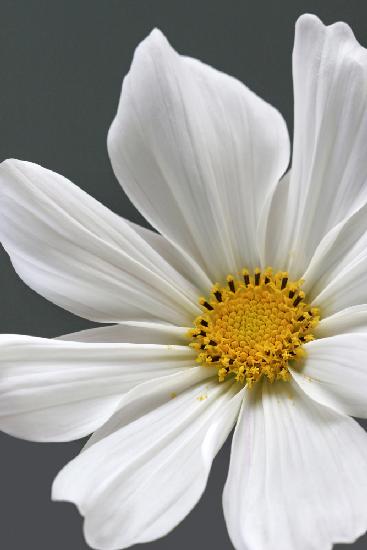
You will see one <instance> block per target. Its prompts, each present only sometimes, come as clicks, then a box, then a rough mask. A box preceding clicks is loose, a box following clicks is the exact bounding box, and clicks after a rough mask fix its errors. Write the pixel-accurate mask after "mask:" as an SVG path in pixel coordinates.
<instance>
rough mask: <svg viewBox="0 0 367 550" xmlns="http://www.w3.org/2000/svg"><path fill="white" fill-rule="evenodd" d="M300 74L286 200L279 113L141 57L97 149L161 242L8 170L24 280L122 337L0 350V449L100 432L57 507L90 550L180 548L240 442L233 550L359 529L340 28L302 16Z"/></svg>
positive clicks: (297, 544)
mask: <svg viewBox="0 0 367 550" xmlns="http://www.w3.org/2000/svg"><path fill="white" fill-rule="evenodd" d="M293 72H294V89H295V129H294V147H293V162H292V170H291V171H290V172H289V173H288V174H287V175H286V176H284V177H283V178H282V175H283V174H284V173H285V171H286V169H287V166H288V162H289V139H288V133H287V130H286V126H285V123H284V121H283V119H282V118H281V116H280V114H279V113H278V112H277V111H276V110H275V109H273V108H272V107H270V106H269V105H268V104H266V103H265V102H264V101H262V100H261V99H259V98H258V97H257V96H256V95H255V94H253V93H252V92H250V91H249V90H248V89H247V88H246V87H245V86H243V85H242V84H240V83H239V82H238V81H237V80H235V79H233V78H231V77H228V76H226V75H224V74H222V73H220V72H218V71H215V70H214V69H212V68H210V67H208V66H206V65H204V64H202V63H200V62H198V61H195V60H193V59H189V58H187V57H181V56H179V55H178V54H177V53H176V52H175V51H174V50H173V49H172V48H171V47H170V46H169V44H168V43H167V41H166V39H165V38H164V37H163V36H162V34H161V33H160V32H159V31H153V33H152V34H151V35H150V36H149V37H148V38H147V39H146V40H144V42H143V43H142V44H141V45H140V46H139V47H138V49H137V51H136V53H135V56H134V61H133V64H132V67H131V70H130V72H129V74H128V76H127V77H126V78H125V80H124V84H123V89H122V95H121V100H120V105H119V108H118V112H117V116H116V118H115V120H114V122H113V124H112V127H111V130H110V133H109V137H108V147H109V153H110V156H111V161H112V164H113V167H114V170H115V173H116V176H117V178H118V180H119V181H120V183H121V185H122V186H123V188H124V189H125V191H126V192H127V194H128V195H129V197H130V199H131V200H132V202H133V203H134V204H135V205H136V206H137V207H138V208H139V209H140V211H141V212H142V214H143V215H144V216H145V217H146V219H147V220H148V221H149V222H150V223H151V224H152V226H154V227H155V228H156V229H157V230H158V231H159V233H160V235H158V234H156V233H154V232H152V231H150V230H147V229H142V228H141V227H138V226H135V225H134V224H132V223H130V222H128V221H126V220H123V219H121V218H119V217H118V216H117V215H115V214H113V213H112V212H110V211H109V210H107V209H106V208H105V207H104V206H102V205H101V204H99V203H98V202H96V201H95V200H94V199H92V198H91V197H89V196H87V195H86V194H85V193H84V192H83V191H81V190H80V189H78V188H77V187H75V186H74V185H73V184H71V183H70V182H68V181H67V180H66V179H64V178H63V177H62V176H59V175H57V174H55V173H53V172H50V171H48V170H46V169H44V168H41V167H39V166H37V165H34V164H30V163H26V162H20V161H16V160H10V161H6V162H5V163H3V164H2V166H1V168H0V180H1V182H0V234H1V239H2V242H3V244H4V246H5V248H6V250H7V251H8V253H9V255H10V257H11V261H12V263H13V265H14V267H15V269H16V271H17V272H18V274H19V275H20V276H21V278H22V279H23V280H24V281H25V282H26V283H27V284H28V285H29V286H30V287H31V288H33V289H34V290H36V291H37V292H39V293H40V294H41V295H43V296H45V297H46V298H48V299H49V300H51V301H52V302H54V303H56V304H58V305H59V306H61V307H64V308H65V309H67V310H69V311H71V312H73V313H75V314H77V315H80V316H81V317H85V318H87V319H91V320H93V321H98V322H101V323H115V324H114V325H113V326H107V327H102V328H97V329H92V330H87V331H83V332H81V333H78V334H71V335H68V336H64V337H62V338H61V339H55V340H50V339H43V338H33V337H27V336H16V335H12V336H8V335H3V336H1V340H0V342H1V368H0V396H1V398H0V427H1V428H2V429H3V430H4V431H6V432H8V433H10V434H13V435H16V436H19V437H24V438H26V439H31V440H36V441H66V440H70V439H74V438H80V437H82V436H85V435H87V434H90V433H91V432H93V431H95V433H94V435H93V436H92V437H91V439H90V440H89V442H88V444H87V446H86V448H85V449H84V450H83V452H82V453H81V454H80V455H79V456H78V457H77V458H75V459H74V460H73V461H72V462H71V463H69V464H68V465H67V466H66V467H65V468H64V469H63V470H62V471H61V472H60V473H59V475H58V476H57V478H56V480H55V482H54V486H53V498H54V499H56V500H70V501H72V502H74V503H75V504H76V505H77V506H78V508H79V510H80V512H81V513H82V514H83V515H84V516H85V536H86V539H87V541H88V543H89V544H90V545H91V546H92V547H93V548H97V549H103V550H116V549H118V548H127V547H128V546H131V545H133V544H136V543H141V542H147V541H151V540H153V539H156V538H158V537H162V536H163V535H165V534H166V533H167V532H169V531H170V530H171V529H173V528H174V527H175V526H176V525H177V524H178V523H179V522H180V521H181V520H182V519H183V518H184V517H185V516H186V515H187V514H188V513H189V511H190V510H191V509H192V508H193V506H195V504H196V502H197V501H198V499H199V498H200V495H201V494H202V492H203V491H204V488H205V485H206V481H207V478H208V474H209V470H210V466H211V463H212V461H213V458H214V456H215V454H216V453H217V451H218V449H219V448H220V446H221V445H222V444H223V442H224V440H225V439H226V437H227V436H228V434H229V432H230V431H231V429H232V427H233V426H234V424H235V423H236V422H237V426H236V429H235V433H234V438H233V445H232V454H231V463H230V469H229V475H228V479H227V483H226V487H225V490H224V499H223V506H224V513H225V518H226V522H227V526H228V530H229V534H230V537H231V540H232V542H233V545H234V547H235V548H236V549H237V550H274V548H279V549H281V550H294V549H295V548H297V550H329V549H330V548H331V545H332V543H333V542H351V541H354V540H355V539H356V538H357V537H358V536H360V535H361V534H362V533H363V532H364V531H365V529H366V527H367V505H366V504H367V503H366V500H367V437H366V434H365V432H364V430H363V429H362V428H361V427H360V426H359V425H358V424H357V422H355V421H354V420H353V419H352V418H350V416H358V417H367V396H366V388H367V367H366V365H365V363H366V362H367V162H366V153H367V53H366V50H364V49H363V48H362V47H361V46H360V45H359V44H358V43H357V41H356V40H355V38H354V36H353V34H352V32H351V30H350V29H349V27H348V26H346V25H344V24H342V23H337V24H335V25H332V26H330V27H325V26H324V25H323V24H322V23H321V22H320V21H319V20H318V19H317V18H316V17H313V16H308V15H307V16H303V17H302V18H301V19H300V20H299V22H298V23H297V28H296V39H295V48H294V54H293ZM268 266H271V267H272V268H273V271H271V270H270V269H267V268H268ZM243 268H247V269H248V271H244V272H243V273H242V275H241V270H242V269H243ZM257 268H258V269H257ZM242 277H243V278H242ZM300 278H302V279H304V284H303V287H302V290H301V282H300V281H299V279H300ZM226 279H227V280H226ZM213 284H216V286H214V288H213V289H212V287H213ZM211 289H212V294H210V292H211ZM303 292H304V293H303ZM201 296H204V297H205V296H206V298H203V299H201V302H200V303H201V306H200V305H199V299H200V297H201ZM319 317H321V320H320V322H319V323H318V318H319ZM190 328H191V329H192V330H191V333H190V335H191V339H190V338H189V336H188V331H189V330H190ZM312 338H314V339H313V340H312ZM311 340H312V341H311ZM189 343H191V344H192V345H191V346H189ZM302 353H304V354H305V357H304V359H301V356H302ZM196 359H199V362H196ZM218 374H219V378H218ZM279 378H282V380H279V381H277V379H279ZM269 379H270V381H269ZM220 380H221V381H220ZM274 380H275V381H274ZM271 381H273V383H271ZM246 382H247V383H246ZM348 415H350V416H348ZM193 536H194V535H193Z"/></svg>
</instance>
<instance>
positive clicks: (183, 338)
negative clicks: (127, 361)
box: [58, 321, 189, 346]
mask: <svg viewBox="0 0 367 550" xmlns="http://www.w3.org/2000/svg"><path fill="white" fill-rule="evenodd" d="M188 330H189V329H188V328H187V327H177V326H176V325H170V324H169V323H166V324H162V323H153V322H144V321H126V322H124V323H120V324H118V325H108V326H106V327H97V328H89V329H86V330H80V331H79V332H71V333H68V334H63V335H62V336H59V337H58V339H59V340H69V341H70V340H71V341H73V342H90V343H97V344H101V343H122V342H125V343H128V344H162V345H172V344H173V345H178V346H179V345H181V346H185V345H187V344H188V342H189V340H188V337H187V333H188Z"/></svg>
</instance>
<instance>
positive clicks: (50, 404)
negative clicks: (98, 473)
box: [0, 335, 195, 441]
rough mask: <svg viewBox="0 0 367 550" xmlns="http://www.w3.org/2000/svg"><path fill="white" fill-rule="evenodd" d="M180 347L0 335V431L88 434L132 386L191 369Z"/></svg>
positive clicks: (187, 352)
mask: <svg viewBox="0 0 367 550" xmlns="http://www.w3.org/2000/svg"><path fill="white" fill-rule="evenodd" d="M194 364H195V353H194V352H193V351H192V350H191V349H190V348H189V347H188V346H174V345H167V344H165V345H157V344H126V343H125V344H114V343H101V344H96V343H82V342H73V341H63V340H48V339H44V338H33V337H30V336H16V335H2V336H1V337H0V429H1V430H3V431H5V432H7V433H10V434H12V435H15V436H18V437H22V438H24V439H31V440H35V441H67V440H70V439H77V438H80V437H83V436H85V435H88V434H90V433H91V432H92V431H94V430H95V429H96V428H98V427H99V426H101V425H102V424H103V423H104V422H106V420H108V418H109V417H110V416H111V414H112V413H113V412H114V411H115V410H116V407H117V406H118V404H119V402H120V401H121V398H122V395H123V394H124V393H126V392H128V391H129V390H131V389H133V388H134V387H135V386H137V385H139V384H142V383H143V382H146V381H147V380H152V379H154V378H158V377H162V376H165V375H168V374H172V373H174V372H178V371H180V370H183V369H188V368H192V366H193V365H194Z"/></svg>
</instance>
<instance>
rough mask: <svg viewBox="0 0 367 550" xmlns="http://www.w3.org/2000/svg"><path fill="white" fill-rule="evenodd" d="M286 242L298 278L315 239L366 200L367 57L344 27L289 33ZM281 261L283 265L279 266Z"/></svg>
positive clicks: (307, 26) (315, 26)
mask: <svg viewBox="0 0 367 550" xmlns="http://www.w3.org/2000/svg"><path fill="white" fill-rule="evenodd" d="M293 78H294V100H295V119H294V149H293V161H292V174H291V181H290V187H289V195H288V197H289V200H288V211H287V212H286V213H285V216H286V218H287V220H288V238H289V240H288V242H287V244H286V246H285V247H284V250H287V252H288V254H289V258H288V262H289V266H290V268H291V269H292V270H294V273H295V275H302V272H303V271H304V270H305V268H306V267H307V264H308V262H309V260H310V258H311V257H312V255H313V253H314V250H315V248H316V246H317V245H318V243H319V242H320V240H321V239H322V237H323V236H324V235H325V234H326V233H327V232H328V231H329V230H330V229H331V228H332V227H333V226H335V225H336V224H337V223H339V222H340V221H341V220H343V219H344V218H345V217H346V216H348V215H350V214H351V213H352V212H353V211H355V210H356V209H357V208H359V207H360V206H361V205H362V204H364V203H365V202H366V200H367V185H366V182H367V163H366V162H365V158H366V155H367V101H366V87H367V51H366V50H365V49H364V48H362V47H361V46H360V45H359V43H358V42H357V40H356V39H355V37H354V35H353V32H352V31H351V29H350V28H349V27H348V25H346V24H344V23H335V24H334V25H331V26H328V27H325V26H324V25H323V24H322V23H321V21H320V20H319V19H318V18H317V17H315V16H311V15H304V16H302V17H301V18H300V19H299V20H298V22H297V25H296V37H295V45H294V52H293ZM285 260H286V259H285Z"/></svg>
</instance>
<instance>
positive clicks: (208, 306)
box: [203, 302, 214, 311]
mask: <svg viewBox="0 0 367 550" xmlns="http://www.w3.org/2000/svg"><path fill="white" fill-rule="evenodd" d="M203 306H204V307H206V309H208V310H209V311H213V309H214V308H213V306H211V305H210V304H208V302H203Z"/></svg>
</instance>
